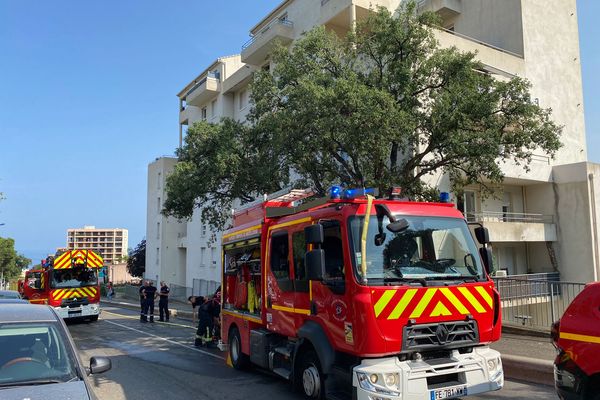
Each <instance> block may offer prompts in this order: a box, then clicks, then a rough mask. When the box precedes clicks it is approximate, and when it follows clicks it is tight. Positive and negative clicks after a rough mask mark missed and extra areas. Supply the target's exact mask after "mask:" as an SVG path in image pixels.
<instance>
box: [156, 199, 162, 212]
mask: <svg viewBox="0 0 600 400" xmlns="http://www.w3.org/2000/svg"><path fill="white" fill-rule="evenodd" d="M161 206H162V203H161V202H160V197H159V198H158V199H157V200H156V212H157V213H158V214H160V207H161Z"/></svg>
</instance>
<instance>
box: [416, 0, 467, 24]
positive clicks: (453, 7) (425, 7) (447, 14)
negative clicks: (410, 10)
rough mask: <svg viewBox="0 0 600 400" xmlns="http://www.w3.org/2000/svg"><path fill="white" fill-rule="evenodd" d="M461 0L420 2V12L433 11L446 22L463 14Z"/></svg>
mask: <svg viewBox="0 0 600 400" xmlns="http://www.w3.org/2000/svg"><path fill="white" fill-rule="evenodd" d="M461 3H462V2H461V0H419V2H418V7H419V11H433V12H435V13H438V14H439V15H440V17H442V19H444V20H448V19H450V18H453V17H456V16H457V15H458V14H460V13H461V12H462V4H461Z"/></svg>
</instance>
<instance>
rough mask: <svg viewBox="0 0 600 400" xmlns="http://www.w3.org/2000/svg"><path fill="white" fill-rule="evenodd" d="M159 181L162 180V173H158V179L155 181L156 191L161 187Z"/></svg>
mask: <svg viewBox="0 0 600 400" xmlns="http://www.w3.org/2000/svg"><path fill="white" fill-rule="evenodd" d="M161 179H162V173H160V172H159V173H158V179H157V180H156V186H157V187H158V189H160V187H161Z"/></svg>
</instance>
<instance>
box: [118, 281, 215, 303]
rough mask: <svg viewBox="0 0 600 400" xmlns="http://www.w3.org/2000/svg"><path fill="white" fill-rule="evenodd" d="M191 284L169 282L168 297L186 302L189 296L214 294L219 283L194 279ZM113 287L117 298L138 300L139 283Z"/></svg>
mask: <svg viewBox="0 0 600 400" xmlns="http://www.w3.org/2000/svg"><path fill="white" fill-rule="evenodd" d="M152 283H153V284H154V286H156V283H155V282H154V281H152ZM193 285H194V287H189V286H180V285H175V284H170V285H169V289H171V291H170V293H169V298H170V299H171V300H173V301H180V302H183V303H186V302H187V299H188V297H190V296H206V295H212V294H214V293H215V292H216V291H217V288H218V287H219V286H220V283H219V282H217V281H210V280H206V279H194V280H193ZM114 288H115V297H117V298H118V297H122V298H127V299H130V300H139V298H140V286H139V285H138V286H136V285H129V284H128V285H118V286H115V287H114Z"/></svg>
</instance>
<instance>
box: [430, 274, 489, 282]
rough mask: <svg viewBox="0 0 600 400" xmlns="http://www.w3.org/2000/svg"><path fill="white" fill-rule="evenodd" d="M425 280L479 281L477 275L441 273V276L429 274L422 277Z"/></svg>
mask: <svg viewBox="0 0 600 400" xmlns="http://www.w3.org/2000/svg"><path fill="white" fill-rule="evenodd" d="M424 279H426V280H436V281H438V280H449V281H465V282H467V281H472V282H479V276H477V275H443V276H439V275H437V276H431V277H426V278H424Z"/></svg>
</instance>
